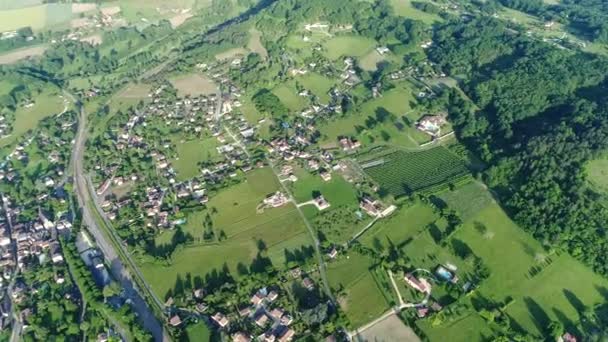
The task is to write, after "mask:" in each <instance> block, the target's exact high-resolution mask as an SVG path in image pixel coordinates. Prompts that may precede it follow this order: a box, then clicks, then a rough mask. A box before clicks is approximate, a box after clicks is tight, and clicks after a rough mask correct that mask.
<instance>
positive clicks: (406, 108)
mask: <svg viewBox="0 0 608 342" xmlns="http://www.w3.org/2000/svg"><path fill="white" fill-rule="evenodd" d="M413 92H414V89H413V86H412V85H411V84H409V83H401V84H399V85H397V86H396V87H395V88H394V89H391V90H389V91H387V92H385V93H383V94H382V97H379V98H376V99H372V100H370V101H367V102H365V103H363V104H362V105H361V107H360V108H358V110H357V111H356V113H352V114H350V115H348V116H346V117H342V118H339V119H336V120H333V121H329V122H328V123H326V124H324V125H322V126H320V127H319V130H320V131H321V134H322V142H323V143H330V142H335V141H336V139H337V137H339V136H344V135H349V136H354V137H356V138H357V139H358V140H359V141H361V143H362V145H363V146H370V145H374V144H378V143H382V144H391V145H397V146H403V147H409V148H412V147H418V145H419V144H421V143H424V142H427V141H429V140H430V137H429V136H428V135H425V134H423V133H422V132H420V131H418V130H416V129H415V128H414V127H413V123H414V122H415V121H416V120H418V119H419V117H420V113H418V112H416V111H413V110H412V107H411V105H412V104H413V103H415V101H416V100H415V98H414V96H413ZM370 118H372V120H375V121H374V123H373V124H372V125H370V124H369V122H370ZM378 118H380V119H381V120H378Z"/></svg>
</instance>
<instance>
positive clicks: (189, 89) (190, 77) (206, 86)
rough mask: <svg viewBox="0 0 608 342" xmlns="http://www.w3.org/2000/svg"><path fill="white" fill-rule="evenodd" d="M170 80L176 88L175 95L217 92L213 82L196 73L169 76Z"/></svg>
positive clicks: (197, 94)
mask: <svg viewBox="0 0 608 342" xmlns="http://www.w3.org/2000/svg"><path fill="white" fill-rule="evenodd" d="M170 82H171V84H172V85H173V86H174V87H175V88H176V89H177V95H178V96H180V97H184V96H199V95H209V94H215V93H217V86H216V85H215V83H213V81H211V80H210V79H208V78H207V77H205V76H204V75H201V74H198V73H192V74H187V75H180V76H176V77H173V78H171V79H170Z"/></svg>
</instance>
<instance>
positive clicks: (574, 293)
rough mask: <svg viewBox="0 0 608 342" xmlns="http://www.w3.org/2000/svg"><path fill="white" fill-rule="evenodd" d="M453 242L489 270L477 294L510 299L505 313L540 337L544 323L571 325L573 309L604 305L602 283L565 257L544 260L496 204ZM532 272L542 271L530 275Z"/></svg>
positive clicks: (605, 284)
mask: <svg viewBox="0 0 608 342" xmlns="http://www.w3.org/2000/svg"><path fill="white" fill-rule="evenodd" d="M454 239H455V240H458V241H460V242H461V243H464V244H466V245H467V246H468V247H469V248H470V249H471V250H472V252H473V253H474V254H475V255H477V256H478V257H480V258H482V259H483V261H484V263H485V264H486V265H487V266H488V267H489V268H490V270H492V273H491V275H490V277H489V278H488V279H487V280H485V281H484V282H483V283H482V285H481V287H480V289H479V291H478V292H479V293H480V294H481V295H483V296H486V297H492V298H505V297H506V296H511V297H513V298H514V300H515V302H514V303H513V304H512V305H510V306H509V308H508V309H507V313H508V314H509V315H510V316H511V317H512V318H513V319H514V320H515V321H516V322H517V324H519V325H520V326H522V327H523V328H524V329H526V330H529V331H533V332H540V331H542V330H543V329H544V327H546V326H547V325H548V323H549V322H548V321H549V320H561V321H562V323H567V322H564V320H570V321H577V320H578V313H577V307H579V306H581V305H585V306H587V307H592V306H593V305H594V304H596V303H600V302H605V300H606V298H605V294H606V290H607V289H608V281H607V280H606V279H604V278H602V277H601V276H599V275H597V274H595V273H593V272H592V271H591V270H590V269H588V268H587V267H585V266H584V265H582V264H581V263H579V262H577V261H576V260H574V259H572V258H571V257H570V256H568V255H565V254H564V255H548V253H547V252H545V251H544V250H543V249H542V247H541V245H540V244H539V243H538V242H537V241H536V240H534V239H533V238H532V237H531V236H530V235H528V234H527V233H525V232H524V231H523V230H522V229H521V228H519V227H518V226H517V225H515V223H513V222H512V221H511V220H510V219H509V217H507V215H506V214H505V213H504V211H503V210H502V209H501V208H500V207H499V206H498V205H497V204H491V205H489V206H487V207H486V208H485V209H483V210H482V211H480V212H479V213H478V214H477V215H476V216H474V217H472V218H471V219H470V220H469V221H467V222H465V225H464V226H463V227H462V228H461V229H460V230H458V231H457V232H456V234H454ZM549 260H550V261H549ZM533 267H540V268H541V269H542V270H541V271H540V272H539V273H537V274H536V275H531V273H530V270H531V269H532V268H533ZM579 309H580V308H579Z"/></svg>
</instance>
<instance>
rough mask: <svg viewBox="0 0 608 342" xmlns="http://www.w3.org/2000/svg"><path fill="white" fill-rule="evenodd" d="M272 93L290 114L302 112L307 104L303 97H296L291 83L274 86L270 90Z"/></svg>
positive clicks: (296, 94)
mask: <svg viewBox="0 0 608 342" xmlns="http://www.w3.org/2000/svg"><path fill="white" fill-rule="evenodd" d="M272 93H273V94H275V95H276V96H277V97H278V98H279V99H280V100H281V103H283V104H284V105H285V107H287V108H288V109H289V110H291V111H292V112H298V111H302V110H303V109H304V108H306V105H307V104H308V101H307V99H306V98H305V97H302V96H299V95H298V92H297V90H296V87H295V84H293V82H287V83H283V84H280V85H278V86H276V87H275V88H274V89H272Z"/></svg>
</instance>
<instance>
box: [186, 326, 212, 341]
mask: <svg viewBox="0 0 608 342" xmlns="http://www.w3.org/2000/svg"><path fill="white" fill-rule="evenodd" d="M186 335H187V336H188V340H189V341H201V342H208V341H211V330H210V329H209V327H208V326H207V324H205V322H202V321H201V322H198V323H196V324H188V327H187V328H186Z"/></svg>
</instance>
